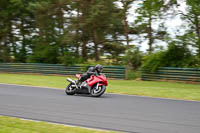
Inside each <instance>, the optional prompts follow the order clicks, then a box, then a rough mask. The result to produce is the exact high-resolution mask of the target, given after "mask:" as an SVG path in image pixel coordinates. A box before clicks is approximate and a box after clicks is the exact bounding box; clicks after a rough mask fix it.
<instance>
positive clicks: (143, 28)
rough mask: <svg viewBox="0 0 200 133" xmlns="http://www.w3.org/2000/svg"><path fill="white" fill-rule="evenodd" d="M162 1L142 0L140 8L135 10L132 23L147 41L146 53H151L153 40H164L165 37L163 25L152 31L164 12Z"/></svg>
mask: <svg viewBox="0 0 200 133" xmlns="http://www.w3.org/2000/svg"><path fill="white" fill-rule="evenodd" d="M164 7H165V6H164V1H162V0H144V1H143V3H141V6H140V7H139V8H138V9H137V10H136V13H138V14H139V15H138V17H137V20H136V21H135V22H134V23H135V25H136V27H137V29H138V30H139V31H140V34H143V36H144V38H145V39H147V40H148V45H149V48H148V51H149V53H152V51H153V44H154V43H155V40H164V38H165V37H166V36H167V32H166V28H165V27H164V24H163V23H160V24H159V28H158V29H154V28H153V25H155V24H156V21H158V20H160V19H161V18H160V17H161V16H163V14H164V12H163V10H165V8H164Z"/></svg>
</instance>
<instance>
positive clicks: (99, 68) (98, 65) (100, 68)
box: [95, 64, 103, 73]
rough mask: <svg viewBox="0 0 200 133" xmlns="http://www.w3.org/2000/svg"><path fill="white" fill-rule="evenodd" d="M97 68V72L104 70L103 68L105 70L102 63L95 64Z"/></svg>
mask: <svg viewBox="0 0 200 133" xmlns="http://www.w3.org/2000/svg"><path fill="white" fill-rule="evenodd" d="M95 70H96V71H97V72H99V73H100V72H102V70H103V66H102V65H100V64H97V65H96V66H95Z"/></svg>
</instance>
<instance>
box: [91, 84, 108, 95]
mask: <svg viewBox="0 0 200 133" xmlns="http://www.w3.org/2000/svg"><path fill="white" fill-rule="evenodd" d="M105 91H106V86H105V85H99V86H98V88H97V85H94V86H93V87H92V89H91V92H90V94H91V96H93V97H100V96H101V95H102V94H103V93H104V92H105Z"/></svg>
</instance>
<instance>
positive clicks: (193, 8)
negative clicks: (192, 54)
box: [178, 0, 200, 58]
mask: <svg viewBox="0 0 200 133" xmlns="http://www.w3.org/2000/svg"><path fill="white" fill-rule="evenodd" d="M186 3H187V6H188V7H187V12H186V13H183V12H180V14H181V15H182V19H183V20H185V21H186V22H187V24H188V25H187V30H186V31H185V34H184V35H183V36H182V37H181V36H178V39H179V40H180V41H182V43H187V44H188V45H191V46H193V47H195V48H196V49H197V55H198V57H199V58H200V10H199V9H200V2H199V0H192V1H191V0H186Z"/></svg>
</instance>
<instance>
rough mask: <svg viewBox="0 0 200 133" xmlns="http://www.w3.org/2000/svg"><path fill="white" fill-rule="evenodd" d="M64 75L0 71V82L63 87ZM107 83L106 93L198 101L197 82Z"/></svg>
mask: <svg viewBox="0 0 200 133" xmlns="http://www.w3.org/2000/svg"><path fill="white" fill-rule="evenodd" d="M66 77H67V76H66ZM66 77H65V76H47V75H46V76H45V75H29V74H7V73H0V83H10V84H19V85H33V86H41V87H51V88H60V89H64V88H65V87H66V86H67V84H68V83H67V82H66V80H65V79H66ZM108 84H109V85H108V87H107V90H106V92H107V93H117V94H128V95H140V96H152V97H161V98H172V99H183V100H196V101H200V85H199V84H185V83H173V82H154V81H136V80H108Z"/></svg>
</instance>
